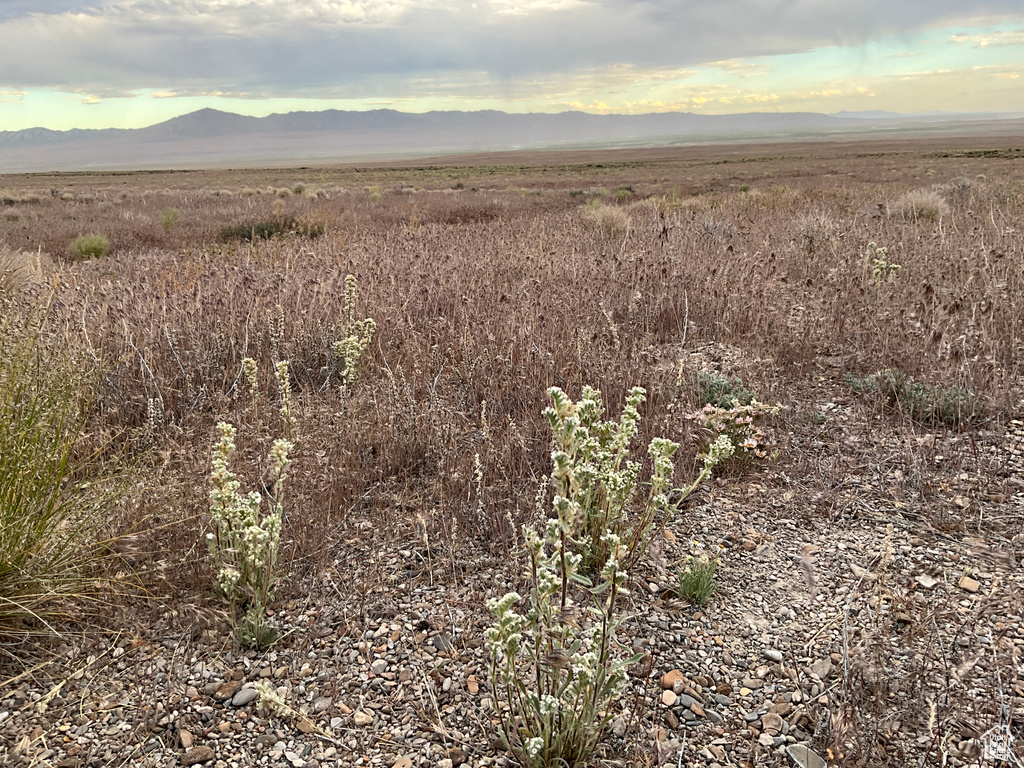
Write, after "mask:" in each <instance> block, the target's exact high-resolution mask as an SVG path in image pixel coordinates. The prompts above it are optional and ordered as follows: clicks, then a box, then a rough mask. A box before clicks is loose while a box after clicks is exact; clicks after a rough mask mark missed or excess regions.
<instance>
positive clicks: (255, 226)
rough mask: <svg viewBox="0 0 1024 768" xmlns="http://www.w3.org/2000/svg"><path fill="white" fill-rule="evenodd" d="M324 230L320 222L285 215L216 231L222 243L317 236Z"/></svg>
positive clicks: (325, 229)
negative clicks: (294, 236)
mask: <svg viewBox="0 0 1024 768" xmlns="http://www.w3.org/2000/svg"><path fill="white" fill-rule="evenodd" d="M326 231H327V228H326V227H325V226H324V224H323V223H322V222H318V221H314V220H312V219H306V218H300V219H296V218H294V217H290V216H285V217H281V218H278V219H267V220H265V221H254V222H251V223H248V224H233V225H231V226H227V227H223V228H222V229H221V230H220V232H219V233H218V238H219V239H220V241H221V242H222V243H227V242H231V241H232V240H235V241H240V242H245V243H248V242H254V241H256V240H269V239H271V238H273V237H280V236H282V235H288V234H294V235H298V236H300V237H309V238H317V237H320V236H321V235H323V234H324V233H325V232H326Z"/></svg>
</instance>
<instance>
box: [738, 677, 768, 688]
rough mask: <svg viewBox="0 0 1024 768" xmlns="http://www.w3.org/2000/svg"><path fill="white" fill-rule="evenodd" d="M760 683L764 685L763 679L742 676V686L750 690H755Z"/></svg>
mask: <svg viewBox="0 0 1024 768" xmlns="http://www.w3.org/2000/svg"><path fill="white" fill-rule="evenodd" d="M762 685H764V680H758V679H757V678H756V677H745V678H743V687H744V688H749V689H750V690H752V691H756V690H757V689H758V688H760V687H761V686H762Z"/></svg>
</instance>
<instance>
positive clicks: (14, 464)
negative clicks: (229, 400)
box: [0, 312, 123, 632]
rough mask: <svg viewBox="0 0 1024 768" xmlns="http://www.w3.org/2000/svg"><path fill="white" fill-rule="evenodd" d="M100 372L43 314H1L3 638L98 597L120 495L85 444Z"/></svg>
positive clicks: (0, 599)
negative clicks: (104, 535) (104, 534)
mask: <svg viewBox="0 0 1024 768" xmlns="http://www.w3.org/2000/svg"><path fill="white" fill-rule="evenodd" d="M96 373H97V372H96V370H95V367H94V366H93V365H92V364H91V363H90V361H88V360H86V359H85V358H84V357H83V356H82V355H81V353H79V352H78V351H77V350H75V349H74V348H73V347H71V346H69V345H67V344H65V343H64V342H62V341H61V340H60V339H59V338H58V337H57V336H56V335H55V334H53V333H52V329H51V328H50V327H49V326H48V325H47V324H46V323H44V322H42V321H41V320H40V319H39V317H38V316H32V317H30V318H29V319H27V320H26V319H20V318H16V317H14V316H12V315H10V314H7V313H5V312H4V313H0V632H3V631H18V630H24V629H26V628H31V627H38V625H39V624H40V623H41V624H43V625H48V624H49V622H50V621H52V620H53V618H54V617H55V616H58V615H61V614H63V613H64V612H66V611H69V610H72V606H71V604H70V602H69V601H70V600H71V599H74V600H75V601H76V602H78V603H81V601H82V599H83V598H87V597H89V596H90V595H95V592H96V587H97V583H98V582H97V575H98V565H99V563H100V562H101V561H102V560H104V559H105V558H106V557H107V556H108V551H109V550H108V549H107V547H106V545H105V544H104V543H103V542H102V541H100V540H99V538H100V536H99V534H100V531H101V529H102V528H103V526H104V525H105V524H106V523H107V521H108V519H109V518H110V515H111V512H112V510H113V508H114V505H115V503H116V501H117V499H118V497H119V495H120V493H121V491H122V490H123V485H122V484H121V482H120V481H119V480H118V478H117V476H116V474H114V473H112V472H111V471H110V470H109V469H108V467H109V466H110V465H109V464H108V463H107V462H106V461H104V460H103V459H102V457H101V456H100V455H99V454H97V453H96V452H91V451H90V450H89V449H88V448H86V447H85V445H84V444H85V438H86V437H87V434H86V433H87V429H88V417H89V410H90V405H91V401H92V398H93V396H94V392H95V388H96V385H97V383H98V379H97V376H96ZM78 607H81V606H80V605H79V606H78Z"/></svg>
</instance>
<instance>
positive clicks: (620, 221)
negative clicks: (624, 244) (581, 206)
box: [587, 200, 630, 237]
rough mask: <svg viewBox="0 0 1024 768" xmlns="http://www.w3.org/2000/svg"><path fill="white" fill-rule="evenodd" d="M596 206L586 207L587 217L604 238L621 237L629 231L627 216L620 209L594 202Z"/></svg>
mask: <svg viewBox="0 0 1024 768" xmlns="http://www.w3.org/2000/svg"><path fill="white" fill-rule="evenodd" d="M594 202H595V203H596V205H594V206H593V207H591V206H590V205H588V206H587V215H588V216H589V217H590V219H591V220H593V221H594V222H595V223H596V224H597V226H598V227H599V228H600V229H601V231H602V232H603V233H604V234H605V236H606V237H623V236H624V235H625V234H626V233H627V232H628V231H629V224H630V218H629V214H628V213H627V212H626V211H624V210H623V209H622V208H616V207H615V206H613V205H604V204H603V203H601V202H600V201H597V200H595V201H594Z"/></svg>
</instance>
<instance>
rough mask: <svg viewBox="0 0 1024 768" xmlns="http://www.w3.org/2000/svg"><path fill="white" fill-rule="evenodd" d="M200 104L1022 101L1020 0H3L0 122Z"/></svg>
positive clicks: (88, 120)
mask: <svg viewBox="0 0 1024 768" xmlns="http://www.w3.org/2000/svg"><path fill="white" fill-rule="evenodd" d="M204 107H213V108H216V109H222V110H225V111H229V112H237V113H240V114H248V115H254V116H263V115H267V114H270V113H273V112H289V111H296V110H322V109H354V110H365V109H381V108H387V109H397V110H402V111H408V112H425V111H429V110H478V109H499V110H504V111H507V112H561V111H565V110H583V111H587V112H595V113H609V112H617V113H644V112H666V111H685V112H697V113H702V114H724V113H735V112H824V113H836V112H841V111H873V110H883V111H893V112H903V113H908V112H909V113H917V112H931V111H944V112H990V111H991V112H1024V0H972V1H971V2H964V0H855V1H854V2H848V1H846V0H843V1H840V0H472V1H470V0H0V130H20V129H23V128H31V127H46V128H52V129H57V130H66V129H69V128H107V127H119V128H136V127H142V126H145V125H151V124H154V123H157V122H160V121H162V120H166V119H168V118H171V117H174V116H176V115H181V114H185V113H188V112H192V111H194V110H197V109H201V108H204Z"/></svg>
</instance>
